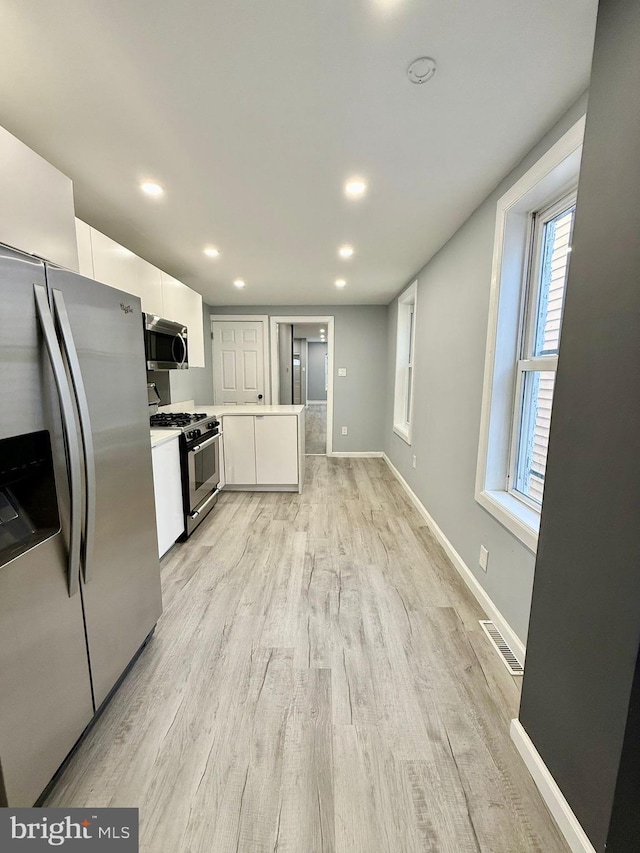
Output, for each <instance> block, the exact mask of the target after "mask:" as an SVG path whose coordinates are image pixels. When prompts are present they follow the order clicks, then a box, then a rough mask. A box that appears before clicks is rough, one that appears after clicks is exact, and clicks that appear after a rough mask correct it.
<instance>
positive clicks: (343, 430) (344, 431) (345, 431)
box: [342, 427, 349, 435]
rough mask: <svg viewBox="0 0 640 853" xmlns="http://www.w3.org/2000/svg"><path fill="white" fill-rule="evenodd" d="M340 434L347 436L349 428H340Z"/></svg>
mask: <svg viewBox="0 0 640 853" xmlns="http://www.w3.org/2000/svg"><path fill="white" fill-rule="evenodd" d="M342 434H343V435H349V427H342Z"/></svg>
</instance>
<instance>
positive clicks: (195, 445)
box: [150, 412, 222, 538]
mask: <svg viewBox="0 0 640 853" xmlns="http://www.w3.org/2000/svg"><path fill="white" fill-rule="evenodd" d="M150 423H151V427H152V429H171V430H179V431H180V440H179V441H180V469H181V472H182V503H183V507H184V527H185V534H184V538H186V537H187V536H190V535H191V534H192V533H193V531H194V530H195V529H196V527H197V526H198V525H199V524H200V522H201V521H202V520H203V519H204V518H205V517H206V516H207V514H208V513H209V512H210V511H211V510H212V509H213V507H214V506H215V504H216V502H217V500H218V492H219V491H220V490H219V485H220V436H221V435H222V433H221V432H220V421H218V420H217V418H215V417H209V416H208V415H206V414H204V413H202V412H199V413H195V414H192V413H188V412H161V413H160V414H156V415H151V418H150Z"/></svg>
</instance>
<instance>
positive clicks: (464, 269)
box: [385, 96, 586, 641]
mask: <svg viewBox="0 0 640 853" xmlns="http://www.w3.org/2000/svg"><path fill="white" fill-rule="evenodd" d="M585 110H586V96H583V97H582V98H581V99H580V100H579V101H578V103H577V104H575V105H574V107H572V109H570V110H569V112H568V113H567V114H566V115H565V116H564V117H563V118H562V119H561V120H560V121H559V122H558V124H557V125H556V126H555V127H554V128H553V129H552V130H551V131H550V132H549V133H548V134H547V136H546V137H545V138H544V139H543V140H542V141H541V142H540V143H539V144H538V145H536V147H535V148H534V149H533V150H532V151H531V152H530V154H529V155H527V157H526V158H525V159H524V160H523V161H522V163H521V164H520V165H519V166H518V167H517V168H516V169H515V170H514V171H513V172H512V173H511V174H510V175H509V176H508V177H507V178H505V180H504V181H502V182H501V184H500V185H499V186H498V187H497V188H496V189H495V191H494V192H493V193H492V194H491V195H490V196H489V197H488V198H487V199H486V200H485V202H484V203H483V204H482V205H481V206H480V207H479V208H478V209H477V210H476V211H475V213H473V214H472V216H471V217H470V218H469V219H468V220H467V222H465V224H464V225H463V226H462V227H461V228H460V229H459V230H458V231H457V232H456V234H455V235H454V236H453V237H452V238H451V239H450V240H449V242H448V243H447V244H446V245H445V246H444V247H443V248H442V249H441V250H440V251H439V252H438V253H437V254H436V255H435V256H434V257H433V258H432V260H431V261H429V263H427V264H426V266H425V267H423V268H422V269H421V270H420V271H418V272H417V273H416V275H415V276H412V277H411V279H409V281H408V282H407V284H410V283H411V281H413V280H414V279H415V278H416V277H417V279H418V296H417V314H416V351H415V385H414V393H415V396H414V423H413V444H412V446H411V447H409V446H408V445H407V444H405V443H404V442H403V441H402V439H401V438H399V437H398V436H396V435H395V434H394V433H393V431H392V425H393V384H394V370H395V345H396V344H395V339H396V316H397V315H396V303H395V301H394V302H393V303H391V305H390V310H389V325H388V329H389V334H388V347H387V357H386V364H387V367H386V369H387V393H386V416H385V450H386V452H387V454H388V456H389V458H390V459H391V461H392V462H393V464H394V465H395V466H396V467H397V468H398V469H399V471H400V473H401V474H402V476H403V477H404V478H405V479H406V480H407V482H408V483H409V485H410V486H411V488H412V489H413V490H414V492H415V493H416V494H417V495H418V497H419V498H420V500H421V501H422V503H423V504H424V505H425V507H426V508H427V510H428V511H429V512H430V513H431V515H432V516H433V518H434V519H435V521H436V522H437V524H438V525H439V526H440V527H441V528H442V530H443V531H444V533H445V535H446V536H447V537H448V539H449V540H450V541H451V543H452V544H453V546H454V547H455V548H456V550H457V551H458V553H459V554H460V555H461V557H462V559H463V560H464V561H465V563H466V564H467V566H469V568H470V569H471V571H472V572H474V574H475V575H476V577H477V579H478V580H479V582H480V583H481V584H482V586H483V587H484V588H485V589H486V591H487V593H488V594H489V596H490V597H491V599H492V600H493V601H494V603H495V605H496V606H497V608H498V609H499V610H500V612H501V613H502V615H503V616H504V618H505V619H506V620H507V622H508V623H509V624H510V625H511V627H512V628H513V630H514V631H515V632H516V633H517V634H518V636H519V637H520V638H521V639H522V640H523V641H525V639H526V635H527V625H528V620H529V608H530V603H531V590H532V585H533V570H534V555H533V554H532V553H531V552H530V551H529V550H528V549H527V548H525V546H524V545H522V543H521V542H520V541H519V540H518V539H516V538H515V537H514V536H513V535H512V534H511V533H509V532H508V531H507V530H506V529H505V528H504V527H502V525H500V524H499V523H498V522H497V521H496V520H495V519H494V517H493V516H491V515H490V514H489V513H488V512H486V511H485V510H484V509H483V508H482V507H480V506H479V505H478V504H477V503H476V501H475V499H474V491H475V475H476V463H477V458H478V439H479V431H480V409H481V403H482V383H483V376H484V357H485V344H486V338H487V323H488V309H489V291H490V285H491V264H492V253H493V241H494V228H495V216H496V201H497V199H498V198H499V197H500V196H501V195H503V194H504V193H505V192H506V190H507V189H508V188H509V187H510V186H511V185H512V184H513V183H514V182H515V181H516V180H517V179H518V178H519V177H520V176H521V175H522V174H523V173H524V172H526V171H527V169H529V168H530V167H531V166H532V165H533V164H534V163H535V162H536V161H537V160H538V159H539V158H540V157H541V156H542V154H544V152H545V151H547V150H548V148H550V147H551V145H552V144H553V143H555V142H556V141H557V140H558V139H559V137H560V136H562V134H563V133H565V131H566V130H568V128H569V127H570V126H571V125H572V124H574V123H575V122H576V121H577V120H578V118H579V117H580V116H581V115H583V114H584V112H585ZM405 286H406V285H405ZM402 289H404V288H402ZM413 454H416V456H417V468H416V469H415V470H414V469H413V467H412V460H411V457H412V455H413ZM480 545H484V546H485V547H486V548H488V549H489V568H488V572H487V573H486V574H485V572H483V571H482V569H480V567H479V566H478V555H479V551H480Z"/></svg>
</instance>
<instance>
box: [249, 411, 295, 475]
mask: <svg viewBox="0 0 640 853" xmlns="http://www.w3.org/2000/svg"><path fill="white" fill-rule="evenodd" d="M255 421H256V426H255V430H256V483H258V484H259V485H265V486H277V485H282V486H289V485H295V484H296V483H297V482H298V418H297V417H296V416H295V415H256V418H255Z"/></svg>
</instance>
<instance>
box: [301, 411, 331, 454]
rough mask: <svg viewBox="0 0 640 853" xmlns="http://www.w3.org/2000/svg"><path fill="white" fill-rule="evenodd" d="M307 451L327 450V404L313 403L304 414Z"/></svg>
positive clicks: (316, 452)
mask: <svg viewBox="0 0 640 853" xmlns="http://www.w3.org/2000/svg"><path fill="white" fill-rule="evenodd" d="M304 432H305V451H306V453H311V454H322V453H326V452H327V404H326V403H313V404H312V405H310V406H307V408H306V411H305V415H304Z"/></svg>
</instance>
